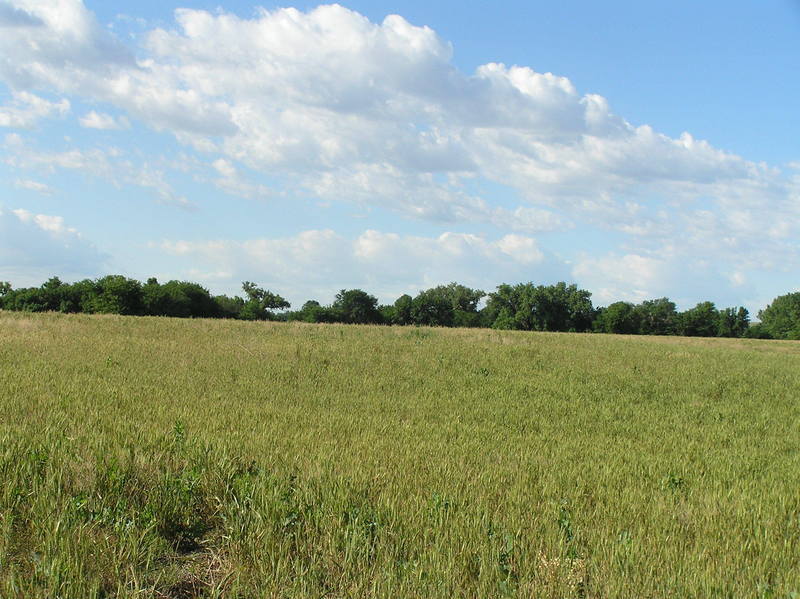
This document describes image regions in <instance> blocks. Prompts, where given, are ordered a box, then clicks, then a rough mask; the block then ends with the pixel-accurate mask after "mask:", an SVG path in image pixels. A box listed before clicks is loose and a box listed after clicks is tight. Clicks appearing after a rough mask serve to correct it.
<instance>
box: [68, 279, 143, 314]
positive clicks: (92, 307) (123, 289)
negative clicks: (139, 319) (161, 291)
mask: <svg viewBox="0 0 800 599" xmlns="http://www.w3.org/2000/svg"><path fill="white" fill-rule="evenodd" d="M94 287H95V288H94V290H93V291H94V293H93V295H92V296H91V297H90V298H89V299H88V301H84V302H83V306H84V311H86V312H96V313H99V314H123V315H128V316H129V315H136V314H143V313H144V303H143V295H142V284H141V283H140V282H139V281H136V280H134V279H129V278H127V277H123V276H122V275H108V276H107V277H103V278H102V279H98V280H97V281H96V282H95V284H94ZM87 307H88V310H87V309H86V308H87Z"/></svg>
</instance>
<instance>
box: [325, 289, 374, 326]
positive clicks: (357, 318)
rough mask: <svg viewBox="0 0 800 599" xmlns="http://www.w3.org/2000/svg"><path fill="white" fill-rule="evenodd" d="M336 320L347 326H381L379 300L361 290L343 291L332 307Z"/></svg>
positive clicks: (337, 295)
mask: <svg viewBox="0 0 800 599" xmlns="http://www.w3.org/2000/svg"><path fill="white" fill-rule="evenodd" d="M331 309H332V310H333V312H334V314H335V316H336V320H337V321H338V322H344V323H347V324H379V323H380V322H381V321H382V319H381V313H380V312H378V300H377V298H375V297H374V296H372V295H370V294H368V293H367V292H366V291H362V290H361V289H349V290H347V289H342V290H341V291H340V292H339V293H337V294H336V299H335V300H334V302H333V304H332V305H331Z"/></svg>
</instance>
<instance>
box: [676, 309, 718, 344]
mask: <svg viewBox="0 0 800 599" xmlns="http://www.w3.org/2000/svg"><path fill="white" fill-rule="evenodd" d="M718 330H719V312H718V311H717V308H716V306H714V302H701V303H699V304H697V305H696V306H695V307H694V308H692V309H691V310H686V312H681V313H680V315H679V316H678V318H677V326H676V332H677V333H678V334H679V335H684V336H686V337H716V336H717V331H718Z"/></svg>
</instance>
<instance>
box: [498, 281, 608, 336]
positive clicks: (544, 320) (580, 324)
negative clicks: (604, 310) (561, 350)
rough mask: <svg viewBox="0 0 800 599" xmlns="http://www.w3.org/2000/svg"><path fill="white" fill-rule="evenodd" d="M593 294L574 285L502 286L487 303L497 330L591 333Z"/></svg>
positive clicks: (528, 284) (525, 284) (524, 284)
mask: <svg viewBox="0 0 800 599" xmlns="http://www.w3.org/2000/svg"><path fill="white" fill-rule="evenodd" d="M591 296H592V294H591V293H589V292H588V291H586V290H584V289H578V288H577V286H575V285H567V284H566V283H563V282H562V283H557V284H556V285H534V284H533V283H519V284H518V285H513V286H512V285H505V284H503V285H500V286H499V287H498V288H497V291H496V292H495V293H490V294H489V300H488V302H487V303H486V310H487V316H488V321H490V322H491V326H492V327H494V328H496V329H518V330H522V331H575V332H583V331H588V330H591V327H592V322H593V320H594V314H595V310H594V308H593V307H592V300H591Z"/></svg>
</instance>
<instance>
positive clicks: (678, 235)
mask: <svg viewBox="0 0 800 599" xmlns="http://www.w3.org/2000/svg"><path fill="white" fill-rule="evenodd" d="M0 6H2V7H3V8H2V10H1V11H0V27H2V35H0V80H2V81H4V82H5V83H6V84H7V85H8V86H10V88H11V89H13V90H15V93H16V94H18V95H15V96H14V98H15V99H14V100H13V101H12V104H11V105H10V107H7V108H5V109H0V115H2V114H6V115H7V116H6V117H5V118H6V121H7V122H9V123H11V122H12V121H13V122H16V123H30V124H32V123H34V122H36V119H38V118H44V116H49V115H51V114H54V113H58V112H59V110H61V109H60V108H59V106H62V107H64V105H63V104H59V103H54V102H49V103H48V101H46V100H42V102H45V103H44V104H41V103H40V104H37V103H36V101H35V100H31V99H30V98H37V97H36V96H33V95H32V90H47V91H48V92H49V93H51V94H54V95H75V96H79V97H81V98H82V99H85V100H88V101H91V102H96V103H100V104H102V105H105V106H109V107H113V108H114V109H115V110H117V111H120V112H122V113H125V114H126V115H128V117H133V118H135V119H136V120H137V122H140V123H143V124H145V125H146V126H149V127H150V128H152V129H155V130H159V131H166V132H169V133H171V134H173V135H174V136H175V138H176V139H177V140H178V142H179V143H180V144H185V145H186V146H187V147H190V148H192V149H194V150H196V151H198V152H204V153H207V154H208V155H207V156H205V157H204V158H203V159H202V162H203V163H204V164H206V165H208V164H212V165H213V167H212V168H211V169H209V170H208V172H209V173H210V175H206V176H205V177H206V180H207V181H208V182H210V183H213V184H214V185H216V186H217V187H218V188H220V189H222V190H223V191H225V192H226V193H231V194H236V195H241V196H244V197H253V198H257V197H265V196H270V197H273V196H275V195H280V197H281V199H282V201H291V198H292V195H291V194H290V193H285V194H284V193H282V192H277V191H276V190H275V189H272V188H266V187H265V186H263V185H258V184H256V183H252V182H250V181H248V180H246V179H245V178H244V177H243V175H242V173H243V172H247V170H246V169H253V170H255V171H257V172H259V173H260V174H262V175H265V176H266V177H269V179H270V181H271V182H272V181H276V180H277V181H279V182H280V188H281V189H288V190H293V191H294V190H296V193H297V194H298V195H307V194H308V193H311V194H313V195H315V196H316V197H318V198H319V199H320V200H322V201H324V202H327V203H331V202H351V203H354V204H356V205H358V206H359V207H363V208H366V209H369V208H370V207H373V206H379V207H382V208H387V209H389V210H392V211H394V212H396V213H398V214H400V215H402V216H404V217H406V218H412V219H419V220H424V221H428V222H431V223H435V224H438V225H442V226H446V227H448V228H454V227H453V225H454V224H458V223H480V224H488V225H491V226H493V227H495V228H497V229H498V230H500V231H501V233H500V235H504V234H506V233H513V234H515V235H516V234H519V235H532V234H539V233H541V232H545V231H559V230H561V231H563V230H566V229H570V228H574V229H579V230H589V231H593V230H596V229H600V230H603V231H605V232H609V231H610V232H612V233H613V235H614V237H615V239H621V240H622V241H620V242H619V243H618V246H617V247H616V248H615V250H614V251H613V252H611V253H608V254H606V253H605V252H604V253H603V254H602V255H601V256H597V255H592V256H590V257H589V258H581V259H580V260H579V263H578V265H577V266H576V271H575V272H576V273H577V274H579V275H580V276H581V277H584V278H585V279H586V280H593V281H596V282H597V284H598V286H599V287H598V288H600V289H604V290H605V291H604V292H602V294H605V296H607V297H608V298H609V299H611V295H613V294H617V295H616V296H615V298H614V299H616V298H618V297H630V298H632V299H638V298H641V297H643V295H642V294H647V295H654V294H655V295H658V294H659V293H660V291H659V290H661V289H664V287H663V285H662V284H661V281H662V278H659V276H658V275H649V274H648V273H661V274H662V275H663V280H665V281H669V280H673V279H671V277H677V276H678V274H680V273H681V272H682V269H685V265H686V264H688V263H689V260H690V259H691V260H695V259H696V258H697V257H700V258H702V260H701V261H700V262H692V264H694V266H695V267H696V268H697V269H699V270H698V272H701V273H703V276H704V277H705V280H708V281H713V282H714V284H716V283H717V282H720V281H722V282H723V284H725V285H730V284H731V280H732V279H731V276H732V275H731V273H734V272H739V273H742V274H743V276H745V277H747V274H748V273H750V272H753V271H754V270H757V269H761V270H773V271H774V270H780V269H786V270H791V269H793V268H797V267H798V266H800V249H799V248H798V246H797V244H796V243H795V241H794V240H795V239H797V238H798V236H800V175H798V174H797V172H794V171H793V172H790V173H789V174H784V173H782V172H780V171H779V170H778V169H776V168H771V167H769V166H767V165H764V164H757V163H754V162H751V161H748V160H745V159H744V158H742V157H740V156H737V155H734V154H731V153H729V152H725V151H723V150H721V149H719V148H715V147H714V146H712V145H711V144H709V143H708V142H706V141H703V140H698V139H696V138H694V137H693V136H692V135H691V134H689V133H684V134H682V135H681V136H679V137H677V138H673V137H670V136H667V135H664V134H662V133H659V132H658V131H655V130H654V129H653V128H652V127H650V126H648V125H641V126H635V125H633V124H631V123H629V122H627V121H626V120H625V119H624V118H623V117H622V116H620V115H617V114H615V113H614V112H613V110H612V109H611V107H610V105H609V102H608V101H607V100H606V99H605V98H603V97H602V96H599V95H596V94H583V93H581V92H579V91H578V90H577V89H576V88H575V86H574V85H573V84H572V82H571V81H570V80H569V79H567V78H565V77H561V76H557V75H554V74H551V73H539V72H536V71H535V70H533V69H531V68H528V67H524V66H507V65H503V64H499V63H490V64H486V65H483V66H481V67H479V68H478V69H476V71H475V72H474V73H471V74H466V73H462V72H460V71H459V70H457V69H456V68H455V67H454V66H453V64H452V62H451V56H452V48H451V47H450V45H449V44H448V43H447V42H446V41H445V40H442V39H441V38H440V37H439V36H437V35H436V33H435V32H434V31H432V30H431V29H429V28H427V27H417V26H414V25H411V24H410V23H408V22H407V21H405V20H404V19H403V18H402V17H400V16H396V15H394V16H389V17H387V18H386V19H385V20H384V21H383V22H381V23H373V22H370V21H369V20H368V19H366V18H365V17H364V16H362V15H360V14H358V13H356V12H354V11H351V10H348V9H346V8H344V7H341V6H338V5H332V6H320V7H318V8H316V9H314V10H311V11H308V12H301V11H298V10H296V9H291V8H287V9H278V10H273V11H268V10H260V11H259V12H258V13H256V15H255V16H253V17H252V18H240V17H237V16H235V15H232V14H227V13H225V12H224V11H217V12H216V13H213V14H212V13H210V12H206V11H202V10H192V9H180V10H178V11H176V12H175V26H174V28H164V29H153V30H150V31H149V32H147V33H146V34H145V35H144V36H143V37H142V39H143V40H144V41H143V43H142V45H141V46H140V47H137V48H135V51H132V50H129V49H128V48H126V47H125V46H124V45H123V44H122V43H121V42H120V41H119V40H117V39H116V38H114V37H113V36H112V35H111V33H109V31H108V30H106V29H104V28H103V27H101V26H100V25H99V24H98V23H97V21H96V19H95V17H94V15H93V14H92V13H91V12H90V11H88V10H87V9H86V7H85V6H84V5H83V4H82V2H80V0H52V1H50V2H40V1H38V0H12V1H11V2H6V3H5V4H0ZM220 48H225V51H224V52H220V51H219V49H220ZM20 94H29V96H30V98H29V97H28V96H23V95H20ZM26 98H27V99H26ZM39 100H41V98H39ZM62 102H63V101H62ZM37 107H38V108H37ZM66 109H68V105H67V106H66V108H65V110H66ZM2 110H5V111H6V112H5V113H3V112H2ZM109 110H110V109H109ZM14 111H16V112H14ZM25 111H28V112H30V113H32V114H34V116H33V117H27V116H24V115H25V114H28V113H26V112H25ZM45 113H46V114H45ZM20 115H22V116H20ZM106 117H108V115H103V114H100V113H94V112H92V113H90V114H89V115H86V116H85V117H84V118H83V119H82V120H83V121H85V123H84V124H86V123H94V124H96V125H108V124H110V123H112V121H109V120H108V119H107V118H106ZM2 118H3V117H2V116H0V123H2V122H3V121H2ZM108 118H111V117H108ZM113 122H114V123H115V124H116V125H123V124H124V122H123V121H122V120H121V119H119V118H118V119H117V120H115V121H113ZM30 124H29V125H27V126H30ZM14 126H21V125H19V124H18V125H14ZM8 139H9V138H7V140H8ZM18 141H19V140H18V139H17V141H16V142H14V143H16V144H17V146H15V148H16V149H15V150H13V156H12V159H11V162H9V164H11V165H12V166H16V167H18V168H26V167H25V163H26V161H27V163H28V164H34V166H35V168H38V169H41V170H45V171H47V169H52V168H75V169H83V170H85V171H87V172H90V173H93V174H94V176H101V177H103V178H106V179H107V180H117V181H122V182H127V183H129V184H135V185H141V186H143V187H146V188H149V189H152V190H153V191H154V193H155V194H156V195H157V196H158V197H159V198H160V200H161V201H164V202H167V203H172V204H177V205H181V204H183V205H187V204H188V200H186V198H184V197H182V196H181V195H180V194H179V193H177V192H175V191H174V190H173V189H172V187H171V186H170V185H169V183H168V182H167V175H166V173H165V172H164V170H163V169H160V168H157V167H154V166H150V165H147V164H144V165H139V164H134V163H132V162H131V161H130V159H129V158H128V157H127V156H125V155H123V154H117V155H112V154H111V153H109V152H108V151H105V150H74V151H69V152H63V153H55V152H53V153H49V154H48V155H46V160H45V159H42V160H35V159H33V158H32V157H31V156H30V155H26V153H25V152H26V151H25V149H24V148H20V147H19V144H18V143H17V142H18ZM7 143H8V144H10V143H11V142H10V141H9V142H7ZM795 167H796V165H789V168H790V169H792V168H795ZM476 182H489V183H491V184H500V185H503V186H506V187H508V188H510V189H512V190H513V191H515V192H516V195H517V197H518V198H519V200H516V201H515V203H519V204H520V205H516V206H515V205H511V206H510V207H509V206H508V203H507V202H504V203H503V204H502V205H499V204H498V203H497V202H496V201H495V200H494V199H493V197H492V193H490V192H483V191H480V185H478V184H473V183H476ZM270 184H271V185H272V183H270ZM323 237H324V236H323ZM576 237H577V236H576ZM337 238H338V237H337ZM511 239H512V240H511V241H509V240H508V239H507V240H506V242H504V244H505V247H506V248H514V250H513V251H523V250H524V243H523V244H522V245H520V244H519V243H518V241H513V239H516V238H511ZM520 239H523V237H520ZM586 239H587V241H586V242H585V243H584V244H583V245H580V246H579V247H578V248H577V249H576V253H577V252H579V251H584V252H588V251H589V247H588V245H587V244H589V243H591V242H592V241H591V240H592V236H586ZM450 241H451V242H452V243H454V244H455V245H452V246H451V245H450V242H448V243H445V242H444V241H442V242H437V244H436V245H435V246H433V248H434V249H436V251H439V252H442V253H443V255H451V254H448V252H449V251H452V250H453V248H454V247H461V246H460V245H459V244H467V246H469V247H473V250H474V248H475V247H477V246H474V245H470V244H471V243H472V242H468V241H466V240H465V239H460V240H459V241H458V243H456V242H455V241H453V240H450ZM383 242H384V243H386V241H385V240H384V241H383ZM579 242H583V240H579ZM229 243H233V242H229ZM275 243H277V242H275ZM287 243H288V242H287ZM298 243H299V241H298ZM320 243H321V242H320ZM330 243H333V242H332V241H331V242H330ZM398 243H399V242H398ZM419 243H421V244H423V245H424V243H423V242H419ZM476 243H477V242H476ZM498 243H499V241H498V242H495V244H496V245H495V246H493V248H494V250H493V251H495V252H499V254H503V255H504V256H506V258H507V259H511V258H512V257H511V256H510V255H509V254H505V253H503V252H504V250H503V249H502V248H501V246H500V245H497V244H498ZM226 247H227V246H226ZM244 247H245V246H242V248H244ZM248 247H249V246H248ZM281 247H283V246H281ZM291 247H293V246H290V247H288V248H287V249H286V251H289V252H290V253H291ZM314 247H316V246H314ZM538 247H539V246H538V245H537V246H535V247H534V248H528V250H527V253H524V254H520V255H526V256H528V257H529V258H531V259H533V257H535V256H536V248H538ZM521 248H522V249H521ZM674 248H679V250H680V251H678V250H675V249H674ZM429 249H431V248H430V247H429ZM231 251H232V250H231ZM237 251H240V252H245V250H244V249H241V248H240V249H239V250H237ZM245 253H246V252H245ZM345 254H346V253H345ZM499 254H498V255H499ZM297 259H298V260H299V258H297ZM545 262H546V260H545ZM715 262H716V263H718V264H719V265H720V266H719V267H716V266H713V264H714V263H715ZM532 263H534V264H538V263H536V262H535V261H534V262H532ZM345 264H346V262H345ZM330 268H333V266H331V267H330ZM341 268H344V266H342V267H341ZM212 271H213V272H235V269H234V268H233V267H230V268H228V267H224V268H223V267H219V268H217V267H215V268H213V269H210V270H209V272H212ZM620 271H624V272H625V273H627V274H626V275H625V276H622V275H620V274H619V272H620ZM676 273H677V274H676ZM468 274H469V273H468ZM404 276H405V275H404ZM409 276H410V275H409ZM420 276H423V275H420ZM592 277H594V278H592ZM444 278H445V279H451V278H456V277H455V275H446V276H445V277H444ZM510 278H511V277H510ZM510 278H509V279H510ZM523 278H525V277H523ZM601 278H602V280H600V279H601ZM744 280H749V279H747V278H745V279H744ZM698 281H699V279H698ZM436 282H441V281H436ZM734 282H735V281H734ZM703 284H704V282H703V281H699V282H698V285H703ZM742 285H743V286H745V287H746V285H747V283H743V284H742ZM703 288H707V287H703ZM667 292H668V291H667Z"/></svg>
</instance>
